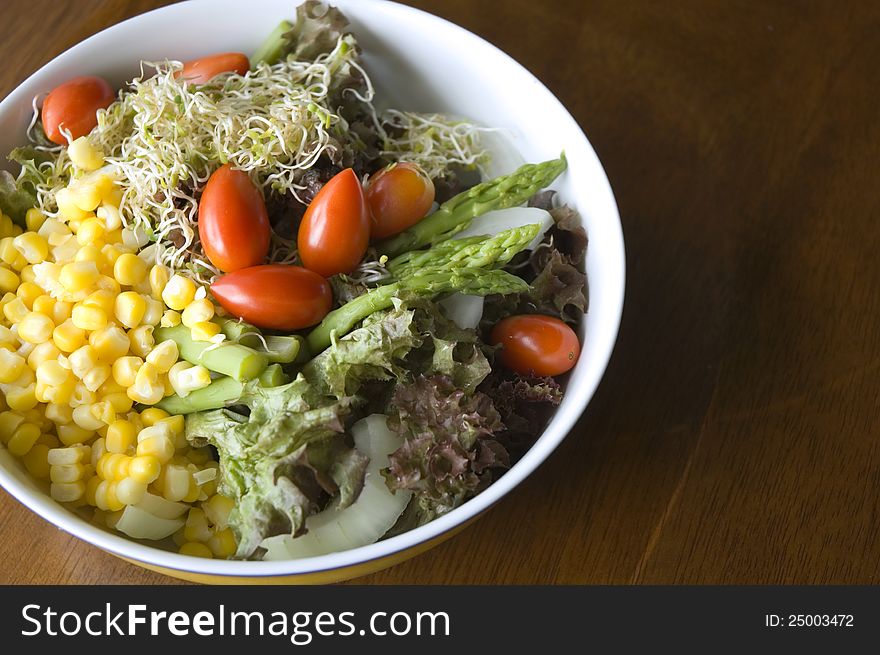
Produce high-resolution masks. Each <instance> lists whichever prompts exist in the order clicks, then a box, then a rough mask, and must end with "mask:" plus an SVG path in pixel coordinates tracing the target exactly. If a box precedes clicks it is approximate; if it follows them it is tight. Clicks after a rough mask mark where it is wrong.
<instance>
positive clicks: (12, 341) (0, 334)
mask: <svg viewBox="0 0 880 655" xmlns="http://www.w3.org/2000/svg"><path fill="white" fill-rule="evenodd" d="M0 345H2V346H9V347H10V348H12V349H13V350H14V349H15V348H16V347H17V346H18V337H17V336H16V334H15V332H13V331H12V330H11V329H10V328H8V327H6V326H5V325H0Z"/></svg>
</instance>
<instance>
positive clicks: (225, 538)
mask: <svg viewBox="0 0 880 655" xmlns="http://www.w3.org/2000/svg"><path fill="white" fill-rule="evenodd" d="M208 548H210V549H211V552H212V553H214V556H215V557H223V558H225V557H232V556H233V555H234V554H235V551H236V550H237V548H238V547H237V546H236V544H235V535H234V534H233V533H232V529H231V528H226V529H225V530H220V531H219V532H216V533H215V534H214V535H212V536H211V538H210V539H208Z"/></svg>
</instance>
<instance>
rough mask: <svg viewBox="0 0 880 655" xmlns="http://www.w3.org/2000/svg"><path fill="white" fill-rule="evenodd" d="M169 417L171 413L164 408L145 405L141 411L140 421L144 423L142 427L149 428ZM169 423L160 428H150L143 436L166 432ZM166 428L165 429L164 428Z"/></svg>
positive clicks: (169, 428) (168, 429)
mask: <svg viewBox="0 0 880 655" xmlns="http://www.w3.org/2000/svg"><path fill="white" fill-rule="evenodd" d="M169 418H171V415H170V414H169V413H168V412H166V411H165V410H164V409H160V408H159V407H147V408H146V409H145V410H144V411H142V412H141V422H142V423H143V424H144V427H147V428H151V427H153V426H154V425H157V424H159V423H160V422H162V421H165V420H166V419H169ZM171 427H172V426H171V425H167V426H164V427H163V428H161V429H160V430H158V431H157V430H150V431H148V432H146V433H144V435H143V436H144V437H147V436H149V435H152V434H155V433H157V432H160V433H163V434H168V433H169V432H170V430H171ZM166 428H167V429H166Z"/></svg>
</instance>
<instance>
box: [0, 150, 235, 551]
mask: <svg viewBox="0 0 880 655" xmlns="http://www.w3.org/2000/svg"><path fill="white" fill-rule="evenodd" d="M68 154H69V156H70V159H71V161H72V162H73V164H74V166H75V168H76V171H75V174H74V177H73V179H72V180H71V181H70V183H69V184H68V186H67V187H66V188H63V189H61V190H60V191H58V193H57V194H56V200H57V206H58V212H57V213H56V214H55V215H47V214H44V213H43V212H41V211H40V210H38V209H36V208H34V209H31V210H29V211H28V212H27V215H26V224H27V230H22V228H21V227H19V226H18V225H15V224H14V223H13V222H12V220H11V219H10V218H9V217H8V216H5V215H3V216H0V293H2V294H3V295H2V298H0V310H2V311H0V390H2V392H3V396H2V401H0V409H2V413H0V441H2V443H3V444H4V445H5V446H6V448H7V449H8V450H9V451H10V452H11V453H12V454H13V455H15V456H17V457H20V458H21V459H22V461H23V463H24V466H25V467H26V468H27V470H28V471H29V472H30V473H31V474H32V475H33V476H34V477H35V478H38V479H40V480H45V481H47V482H48V483H49V493H50V494H51V496H52V498H54V499H55V500H57V501H59V502H64V503H69V504H70V505H71V506H72V507H74V508H77V509H81V510H87V509H88V508H95V509H94V510H92V511H93V515H94V519H95V521H97V522H99V523H102V524H103V525H106V526H107V527H109V528H111V529H112V528H116V529H118V530H120V531H122V532H125V533H126V534H128V535H129V536H133V537H136V538H146V539H161V538H165V537H167V536H169V535H172V534H173V538H174V541H175V542H176V543H177V545H178V547H179V549H180V552H181V553H185V554H189V555H198V556H203V557H228V556H230V555H232V554H233V553H234V552H235V549H236V544H235V538H234V536H233V534H232V531H231V530H230V529H229V528H228V526H227V516H228V514H229V511H230V510H231V509H232V501H231V500H229V499H227V498H225V497H223V496H220V495H218V494H217V493H216V487H217V472H218V469H217V466H218V465H217V462H215V461H213V459H212V454H211V451H210V449H208V448H201V449H194V448H191V447H190V446H189V445H188V443H187V441H186V439H185V436H184V417H183V416H179V415H178V416H170V415H169V414H168V413H167V412H165V411H163V410H161V409H159V408H156V407H150V406H151V405H155V404H156V403H158V402H159V401H160V400H162V399H163V398H164V397H166V396H169V395H171V394H174V393H177V394H178V395H180V396H186V395H187V394H189V393H190V392H192V391H194V390H196V389H201V388H204V387H206V386H208V385H209V384H210V382H211V376H210V372H209V371H208V370H207V369H206V368H205V367H203V366H198V365H196V366H194V365H192V364H190V363H188V362H185V361H178V360H179V353H178V347H177V344H176V343H175V342H174V341H172V340H168V341H163V342H160V343H155V340H154V337H153V330H154V328H155V327H156V326H158V325H160V324H161V325H162V326H175V325H178V324H180V323H183V324H184V325H185V326H187V327H189V328H190V330H191V333H192V337H193V339H195V340H203V341H215V342H218V341H219V340H222V338H223V337H222V335H219V334H218V333H219V332H220V328H219V326H218V325H217V323H215V322H212V321H211V319H212V318H213V317H214V313H215V307H214V305H213V303H212V302H211V301H210V300H209V299H207V297H206V295H207V294H206V290H205V289H204V288H203V287H198V286H197V285H196V284H195V283H193V282H192V281H191V280H189V279H187V278H184V277H182V276H180V275H173V276H171V275H170V272H169V270H168V269H167V268H166V267H164V266H162V265H155V264H151V262H150V259H149V253H145V252H143V251H142V250H141V246H143V245H145V244H144V243H142V242H141V241H142V239H141V237H140V235H138V234H136V232H135V231H133V230H131V229H129V228H125V227H123V225H122V221H121V218H120V214H119V204H120V201H121V194H120V188H119V186H118V185H117V184H116V179H115V173H114V171H113V169H112V168H111V167H108V166H105V162H104V158H103V155H102V153H101V152H99V151H97V150H96V149H94V148H93V147H91V146H90V145H89V143H88V141H87V140H86V139H85V138H79V139H76V140H75V141H73V142H72V143H71V144H70V146H69V149H68ZM135 403H137V404H138V406H139V407H137V408H136V407H135Z"/></svg>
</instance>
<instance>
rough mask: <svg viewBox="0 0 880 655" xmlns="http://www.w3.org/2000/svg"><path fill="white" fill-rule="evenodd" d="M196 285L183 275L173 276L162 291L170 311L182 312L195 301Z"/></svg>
mask: <svg viewBox="0 0 880 655" xmlns="http://www.w3.org/2000/svg"><path fill="white" fill-rule="evenodd" d="M195 294H196V285H195V284H194V283H193V281H192V280H189V279H187V278H185V277H183V276H182V275H177V274H175V275H172V276H171V279H169V280H168V283H167V284H166V285H165V288H164V289H163V290H162V300H163V301H164V302H165V304H166V305H167V306H168V307H169V308H170V309H176V310H177V311H181V310H183V309H185V308H186V306H187V305H189V304H190V303H191V302H192V301H193V300H194V299H195Z"/></svg>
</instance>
